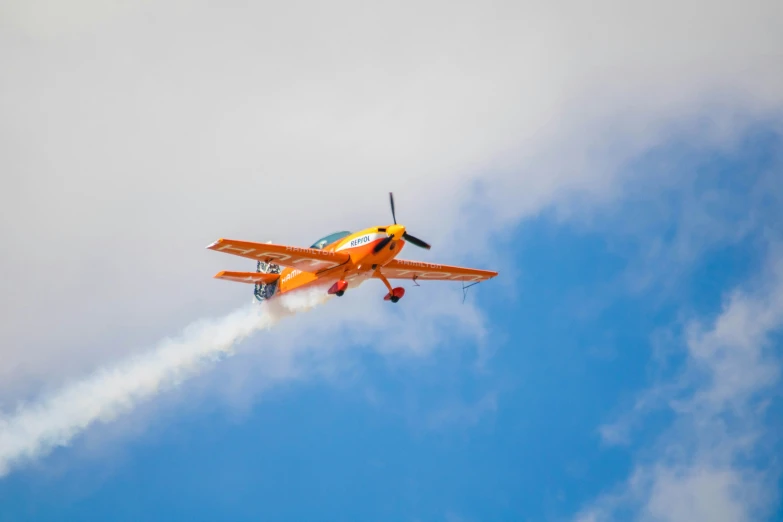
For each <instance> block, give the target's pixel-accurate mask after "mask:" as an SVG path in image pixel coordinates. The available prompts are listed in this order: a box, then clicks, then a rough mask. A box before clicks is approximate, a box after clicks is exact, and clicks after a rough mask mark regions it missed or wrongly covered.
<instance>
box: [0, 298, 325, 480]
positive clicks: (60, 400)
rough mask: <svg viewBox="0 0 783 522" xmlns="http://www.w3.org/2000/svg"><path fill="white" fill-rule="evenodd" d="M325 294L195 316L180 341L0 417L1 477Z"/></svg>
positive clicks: (161, 345) (170, 384)
mask: <svg viewBox="0 0 783 522" xmlns="http://www.w3.org/2000/svg"><path fill="white" fill-rule="evenodd" d="M328 298H329V296H328V294H326V292H325V290H324V289H320V288H319V289H314V290H306V291H301V292H297V293H293V294H290V295H285V296H281V297H280V298H278V299H275V300H273V301H270V302H264V303H262V304H253V305H251V306H249V307H247V308H243V309H240V310H237V311H236V312H234V313H231V314H229V315H227V316H225V317H222V318H220V319H212V320H202V321H197V322H195V323H193V324H191V325H189V326H188V327H186V328H185V330H184V331H183V333H182V335H181V336H180V338H178V339H165V340H163V341H162V342H160V343H159V344H158V346H157V347H156V348H155V349H153V350H152V351H150V352H147V353H144V354H140V355H138V356H135V357H131V358H129V359H126V360H124V361H121V362H119V363H118V364H116V365H114V366H112V367H106V368H102V369H100V370H98V371H96V372H95V373H93V374H92V375H90V376H89V377H87V378H85V379H84V380H81V381H78V382H75V383H73V384H70V385H68V386H66V387H64V388H62V389H61V390H59V391H58V392H56V393H54V394H53V395H51V396H49V397H45V398H42V399H40V400H38V401H37V402H35V403H33V404H30V405H24V404H22V405H19V406H18V407H17V410H16V412H15V413H13V414H10V415H0V476H3V475H6V474H7V473H8V472H9V471H10V469H11V467H12V466H14V465H16V464H18V463H20V462H22V461H24V460H29V459H34V458H36V457H40V456H43V455H45V454H47V453H49V452H50V451H51V450H53V449H54V448H55V447H57V446H65V445H67V444H68V443H69V442H70V441H71V440H72V439H73V438H74V437H75V436H76V435H78V434H79V433H81V432H82V431H84V430H85V429H86V428H87V427H89V426H90V425H92V424H93V423H95V422H109V421H111V420H113V419H115V418H116V417H117V416H118V415H120V414H122V413H124V412H127V411H129V410H131V409H132V408H133V407H134V406H135V405H136V404H138V403H139V402H140V401H143V400H145V399H148V398H150V397H152V396H154V395H156V394H158V393H160V392H161V391H163V390H165V389H167V388H171V387H173V386H176V385H178V384H179V383H180V382H182V381H183V380H184V379H186V378H188V377H191V376H194V375H196V374H197V373H199V372H200V371H202V370H203V369H204V368H205V367H206V365H207V364H208V363H210V362H214V361H216V360H219V359H220V358H222V357H224V356H227V355H231V354H232V353H233V348H234V346H235V345H236V344H237V343H238V342H240V341H242V340H243V339H245V338H246V337H247V336H249V335H250V334H252V333H253V332H256V331H258V330H260V329H265V328H269V327H271V326H273V325H274V324H275V323H276V322H278V321H279V320H280V319H282V318H284V317H286V316H290V315H293V314H296V313H297V312H300V311H304V310H308V309H310V308H312V307H313V306H316V305H318V304H321V303H323V302H325V301H326V300H327V299H328Z"/></svg>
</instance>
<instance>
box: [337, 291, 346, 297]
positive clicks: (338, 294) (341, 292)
mask: <svg viewBox="0 0 783 522" xmlns="http://www.w3.org/2000/svg"><path fill="white" fill-rule="evenodd" d="M344 293H345V290H338V291H337V292H335V295H336V296H337V297H342V295H343V294H344Z"/></svg>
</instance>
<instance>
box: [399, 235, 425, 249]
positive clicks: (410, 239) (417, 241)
mask: <svg viewBox="0 0 783 522" xmlns="http://www.w3.org/2000/svg"><path fill="white" fill-rule="evenodd" d="M402 237H403V239H405V240H406V241H408V242H410V243H413V244H414V245H416V246H417V247H421V248H426V249H427V250H429V249H430V245H429V244H428V243H425V242H424V241H422V240H421V239H419V238H418V237H415V236H412V235H410V234H408V233H407V232H404V233H403V234H402Z"/></svg>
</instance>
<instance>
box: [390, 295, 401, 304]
mask: <svg viewBox="0 0 783 522" xmlns="http://www.w3.org/2000/svg"><path fill="white" fill-rule="evenodd" d="M399 300H400V298H399V297H397V296H396V295H393V296H391V302H392V303H396V302H397V301H399Z"/></svg>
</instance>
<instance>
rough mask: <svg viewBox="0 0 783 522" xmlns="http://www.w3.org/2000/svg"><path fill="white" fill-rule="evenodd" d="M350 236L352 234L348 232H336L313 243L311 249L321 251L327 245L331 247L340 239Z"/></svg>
mask: <svg viewBox="0 0 783 522" xmlns="http://www.w3.org/2000/svg"><path fill="white" fill-rule="evenodd" d="M350 235H351V233H350V232H346V231H343V232H335V233H334V234H329V235H328V236H325V237H322V238H321V239H319V240H318V241H316V242H315V243H313V244H312V245H311V246H310V248H317V249H318V250H321V249H322V248H323V247H325V246H326V245H331V244H332V243H334V242H335V241H339V240H340V239H342V238H344V237H346V236H350Z"/></svg>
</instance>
